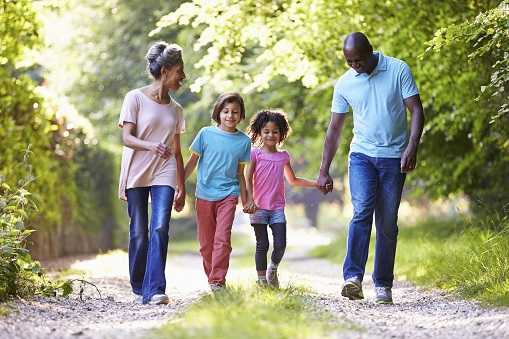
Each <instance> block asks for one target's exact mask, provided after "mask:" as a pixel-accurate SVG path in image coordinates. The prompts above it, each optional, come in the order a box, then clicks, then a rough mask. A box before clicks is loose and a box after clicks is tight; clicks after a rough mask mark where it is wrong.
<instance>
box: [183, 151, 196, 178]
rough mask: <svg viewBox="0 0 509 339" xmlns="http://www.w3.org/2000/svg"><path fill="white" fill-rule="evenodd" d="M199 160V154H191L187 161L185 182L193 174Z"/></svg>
mask: <svg viewBox="0 0 509 339" xmlns="http://www.w3.org/2000/svg"><path fill="white" fill-rule="evenodd" d="M199 158H200V156H199V155H198V154H197V153H191V157H190V158H189V159H188V160H187V163H186V166H185V168H184V180H187V178H188V177H189V176H190V175H191V173H193V171H194V169H195V168H196V164H197V163H198V159H199Z"/></svg>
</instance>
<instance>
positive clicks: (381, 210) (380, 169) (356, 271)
mask: <svg viewBox="0 0 509 339" xmlns="http://www.w3.org/2000/svg"><path fill="white" fill-rule="evenodd" d="M348 171H349V182H350V193H351V196H352V204H353V209H354V214H353V218H352V221H351V222H350V226H349V229H348V240H347V251H346V257H345V262H344V265H343V277H344V279H345V280H346V279H348V278H352V277H358V278H359V279H360V280H361V281H362V279H363V277H364V271H365V267H366V260H367V258H368V250H369V240H370V236H371V226H372V223H373V213H374V214H375V225H376V244H375V267H374V270H373V276H372V277H373V282H374V283H375V286H376V287H392V282H393V280H394V258H395V256H396V240H397V236H398V225H397V223H398V208H399V203H400V201H401V192H402V190H403V184H404V182H405V176H406V175H405V174H403V173H401V170H400V159H399V158H373V157H369V156H367V155H364V154H362V153H351V154H350V162H349V166H348Z"/></svg>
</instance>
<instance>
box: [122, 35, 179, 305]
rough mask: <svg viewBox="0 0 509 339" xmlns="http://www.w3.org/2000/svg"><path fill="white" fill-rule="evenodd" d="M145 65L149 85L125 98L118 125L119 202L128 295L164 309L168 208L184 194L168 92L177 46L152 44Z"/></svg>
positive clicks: (174, 81) (175, 77)
mask: <svg viewBox="0 0 509 339" xmlns="http://www.w3.org/2000/svg"><path fill="white" fill-rule="evenodd" d="M146 59H147V71H148V72H149V74H150V75H151V76H152V78H153V81H152V83H151V84H150V85H148V86H145V87H141V88H137V89H134V90H131V91H129V92H128V93H127V94H126V96H125V98H124V103H123V105H122V110H121V112H120V119H119V121H118V126H119V127H121V128H122V141H123V143H124V148H123V152H122V166H121V171H120V182H119V196H120V198H121V199H123V200H127V206H128V212H129V217H130V219H131V221H130V224H129V276H130V281H131V287H132V291H133V293H134V294H135V296H136V300H137V301H138V302H142V303H144V304H146V303H149V304H167V303H169V298H168V296H167V295H166V293H165V291H166V279H165V276H164V270H165V266H166V252H167V249H168V238H169V237H168V233H169V223H170V217H171V209H172V205H173V206H174V208H175V210H176V211H177V212H180V211H181V210H182V208H183V207H184V203H185V194H186V193H185V186H184V166H183V161H182V154H181V149H180V133H182V132H184V129H185V121H184V116H183V113H182V107H181V106H180V105H179V104H178V103H177V102H176V101H175V100H174V99H173V98H172V97H171V96H170V95H169V92H170V91H173V92H174V91H177V90H178V89H179V88H180V87H181V86H182V82H183V81H184V79H185V78H186V75H185V73H184V62H183V60H182V49H181V48H180V46H178V45H175V44H168V43H166V42H157V43H155V44H154V45H152V46H151V47H150V48H149V50H148V52H147V55H146ZM149 195H150V199H151V204H152V206H151V211H152V213H151V214H152V215H151V218H150V225H149V221H148V220H149V219H148V200H149ZM149 226H150V228H149Z"/></svg>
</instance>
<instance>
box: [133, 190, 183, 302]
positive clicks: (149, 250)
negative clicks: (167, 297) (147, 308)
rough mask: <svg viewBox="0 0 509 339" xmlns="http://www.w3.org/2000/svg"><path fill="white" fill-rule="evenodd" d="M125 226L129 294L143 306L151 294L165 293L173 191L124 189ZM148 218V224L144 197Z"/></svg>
mask: <svg viewBox="0 0 509 339" xmlns="http://www.w3.org/2000/svg"><path fill="white" fill-rule="evenodd" d="M126 193H127V207H128V211H129V217H130V218H131V222H130V224H129V277H130V280H131V287H132V289H133V292H134V293H135V294H137V295H142V296H143V303H144V304H146V303H147V302H148V301H149V300H150V298H152V296H153V295H155V294H163V293H165V291H166V278H165V276H164V270H165V266H166V254H167V250H168V239H169V227H170V218H171V209H172V205H173V197H174V194H175V190H174V189H173V188H172V187H170V186H163V185H154V186H149V187H135V188H130V189H128V190H126ZM149 194H150V198H151V201H152V203H151V205H152V215H151V219H150V229H149V223H148V197H149Z"/></svg>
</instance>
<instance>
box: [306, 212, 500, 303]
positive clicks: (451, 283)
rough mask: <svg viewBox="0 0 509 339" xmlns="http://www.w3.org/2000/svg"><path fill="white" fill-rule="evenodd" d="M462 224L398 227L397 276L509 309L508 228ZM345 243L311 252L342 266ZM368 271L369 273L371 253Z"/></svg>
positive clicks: (338, 242)
mask: <svg viewBox="0 0 509 339" xmlns="http://www.w3.org/2000/svg"><path fill="white" fill-rule="evenodd" d="M488 223H489V224H490V225H493V220H490V221H489V222H486V221H483V222H482V221H481V222H478V223H477V224H473V223H472V222H461V221H458V220H456V221H454V220H449V221H440V220H429V221H426V222H423V223H420V224H417V225H415V226H409V227H400V231H399V237H398V249H397V253H396V267H395V272H396V275H397V278H399V279H408V280H410V281H413V282H415V283H418V284H421V285H426V286H433V287H439V288H442V289H444V290H447V291H449V292H452V293H457V294H459V295H460V296H462V297H465V298H473V299H477V300H480V301H483V302H487V303H489V304H494V305H506V306H509V269H508V268H509V222H508V220H507V219H500V220H499V221H498V225H499V226H498V229H499V230H498V231H495V230H493V229H492V228H491V229H490V228H487V227H486V225H487V224H488ZM344 239H345V237H344V236H342V237H341V238H339V239H337V240H336V241H334V242H333V243H331V244H329V245H326V246H320V247H318V248H316V249H315V250H313V252H312V254H313V255H314V256H317V257H323V258H328V259H330V260H333V261H334V262H337V263H341V262H342V260H343V257H344V251H345V240H344ZM373 245H374V242H373V241H372V243H371V249H370V259H369V260H368V265H367V267H366V268H367V270H368V271H371V270H372V268H373V266H372V265H373V263H372V257H373V253H372V249H373V247H374V246H373Z"/></svg>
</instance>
